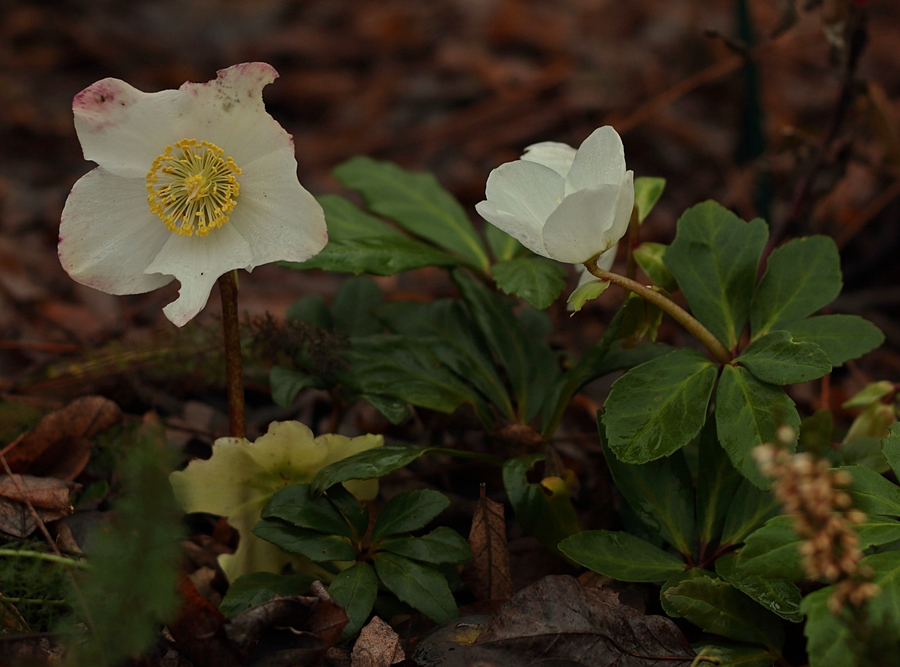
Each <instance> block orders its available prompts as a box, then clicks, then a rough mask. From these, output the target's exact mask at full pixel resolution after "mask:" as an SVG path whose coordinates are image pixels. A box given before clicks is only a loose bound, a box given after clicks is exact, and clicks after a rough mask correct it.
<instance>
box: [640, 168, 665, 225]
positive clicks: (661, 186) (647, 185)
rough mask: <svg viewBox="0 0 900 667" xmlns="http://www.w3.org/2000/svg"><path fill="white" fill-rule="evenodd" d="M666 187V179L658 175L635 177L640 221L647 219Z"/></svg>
mask: <svg viewBox="0 0 900 667" xmlns="http://www.w3.org/2000/svg"><path fill="white" fill-rule="evenodd" d="M665 189H666V179H664V178H659V177H658V176H638V177H637V178H636V179H634V205H635V206H637V210H638V222H643V221H644V220H646V219H647V216H648V215H649V214H650V211H652V210H653V207H654V206H656V202H658V201H659V198H660V197H662V193H663V190H665Z"/></svg>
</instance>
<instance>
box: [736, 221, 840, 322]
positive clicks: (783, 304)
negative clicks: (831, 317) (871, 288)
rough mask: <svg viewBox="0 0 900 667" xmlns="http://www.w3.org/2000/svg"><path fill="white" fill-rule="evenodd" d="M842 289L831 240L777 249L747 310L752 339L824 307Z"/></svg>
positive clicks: (794, 242) (800, 242)
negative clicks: (748, 311) (748, 310)
mask: <svg viewBox="0 0 900 667" xmlns="http://www.w3.org/2000/svg"><path fill="white" fill-rule="evenodd" d="M842 286H843V282H842V281H841V258H840V256H839V255H838V249H837V246H836V245H835V243H834V241H833V240H832V239H831V238H830V237H828V236H808V237H806V238H801V239H794V240H792V241H788V242H787V243H785V244H784V245H783V246H781V247H780V248H776V249H775V250H773V251H772V254H771V255H769V260H768V263H767V265H766V273H765V274H764V275H763V277H762V280H760V281H759V286H758V287H757V289H756V294H755V295H754V297H753V305H752V306H751V308H750V328H751V332H752V334H753V338H754V340H755V339H757V338H759V337H760V336H764V335H765V334H767V333H768V332H770V331H776V330H778V329H784V328H786V327H788V326H789V325H791V324H793V323H794V322H796V321H797V320H800V319H802V318H804V317H806V316H808V315H812V314H813V313H814V312H816V311H817V310H819V308H822V307H823V306H827V305H828V304H829V303H831V302H832V301H834V299H835V298H836V297H837V295H838V294H840V293H841V287H842Z"/></svg>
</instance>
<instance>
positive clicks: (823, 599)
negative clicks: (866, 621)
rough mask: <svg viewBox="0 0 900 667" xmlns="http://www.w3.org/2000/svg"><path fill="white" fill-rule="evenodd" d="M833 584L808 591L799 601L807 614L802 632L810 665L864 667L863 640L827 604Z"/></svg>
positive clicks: (801, 608) (802, 609)
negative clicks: (812, 591)
mask: <svg viewBox="0 0 900 667" xmlns="http://www.w3.org/2000/svg"><path fill="white" fill-rule="evenodd" d="M833 589H834V587H833V586H829V587H828V588H823V589H821V590H818V591H815V592H814V593H810V594H809V595H807V596H806V597H805V598H803V602H802V603H801V605H800V611H802V612H803V613H804V614H805V615H806V625H805V626H804V628H803V634H804V635H806V638H807V640H808V641H807V644H806V651H807V653H808V654H809V659H810V664H811V665H822V666H823V667H824V666H825V665H827V666H828V667H864V664H865V665H867V664H868V663H860V658H861V656H862V655H863V653H864V650H863V647H862V645H861V644H862V642H860V641H859V640H857V639H856V637H855V636H854V635H855V632H854V628H853V627H852V626H851V625H850V624H849V623H846V622H845V620H844V619H842V618H841V617H839V616H835V615H834V614H832V613H831V610H830V609H829V608H828V598H829V597H831V593H832V592H833Z"/></svg>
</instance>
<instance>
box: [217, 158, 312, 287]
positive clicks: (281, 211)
mask: <svg viewBox="0 0 900 667" xmlns="http://www.w3.org/2000/svg"><path fill="white" fill-rule="evenodd" d="M240 182H241V194H240V195H239V197H238V201H237V205H236V206H235V207H234V212H233V213H232V215H231V219H230V220H229V221H228V222H227V223H226V224H228V225H234V228H235V229H237V230H238V231H239V232H240V233H241V236H243V237H244V239H245V240H246V241H247V243H249V244H250V250H251V252H252V253H253V259H252V262H251V264H249V265H248V266H247V270H248V271H249V270H252V269H253V268H254V267H256V266H259V265H261V264H268V263H270V262H277V261H288V262H303V261H305V260H307V259H309V258H310V257H312V256H313V255H315V254H317V253H318V252H319V251H320V250H322V248H324V247H325V244H326V243H327V242H328V229H327V228H326V227H325V213H324V212H323V211H322V207H321V206H319V202H317V201H316V200H315V198H314V197H313V196H312V195H311V194H309V192H307V191H306V189H304V188H303V186H302V185H300V182H299V181H298V180H297V160H296V158H295V157H294V151H293V150H290V149H281V150H277V151H274V152H272V153H269V154H268V155H265V156H263V157H261V158H259V159H258V160H255V161H254V162H252V163H250V164H249V165H247V167H246V168H245V169H244V173H243V175H242V176H241V180H240Z"/></svg>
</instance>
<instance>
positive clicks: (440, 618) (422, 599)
mask: <svg viewBox="0 0 900 667" xmlns="http://www.w3.org/2000/svg"><path fill="white" fill-rule="evenodd" d="M373 560H374V562H375V571H376V572H377V573H378V578H379V579H380V580H381V583H383V584H384V585H385V586H386V587H387V589H388V590H389V591H390V592H391V593H393V594H394V595H396V596H397V598H399V599H400V601H401V602H405V603H406V604H408V605H409V606H411V607H413V608H414V609H418V610H419V611H420V612H422V613H423V614H425V615H426V616H427V617H428V618H430V619H431V620H432V621H434V622H435V623H439V624H440V623H446V622H447V621H450V620H452V619H454V618H456V616H457V615H458V612H457V609H456V601H455V600H454V599H453V593H451V592H450V587H449V586H448V585H447V580H446V579H445V578H444V575H442V574H441V573H440V572H438V571H437V570H433V569H432V568H430V567H427V566H425V565H419V564H418V563H416V562H414V561H411V560H409V559H408V558H404V557H403V556H398V555H397V554H392V553H385V552H383V551H382V552H379V553H377V554H375V556H374V559H373Z"/></svg>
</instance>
